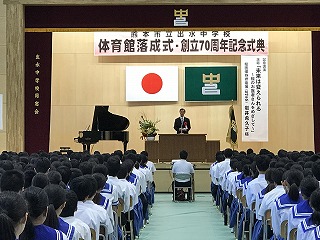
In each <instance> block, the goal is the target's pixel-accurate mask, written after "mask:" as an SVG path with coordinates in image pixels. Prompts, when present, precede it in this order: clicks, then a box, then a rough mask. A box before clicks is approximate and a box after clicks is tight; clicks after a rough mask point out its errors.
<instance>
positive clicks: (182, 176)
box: [173, 173, 194, 202]
mask: <svg viewBox="0 0 320 240" xmlns="http://www.w3.org/2000/svg"><path fill="white" fill-rule="evenodd" d="M188 179H190V182H191V184H190V186H188V187H179V186H176V184H175V182H176V181H177V182H181V181H185V180H188ZM192 182H193V179H192V175H191V174H190V173H176V174H175V177H174V181H173V201H174V202H176V189H178V188H186V189H187V190H189V189H191V190H190V191H191V192H190V199H189V200H190V201H194V197H193V183H192Z"/></svg>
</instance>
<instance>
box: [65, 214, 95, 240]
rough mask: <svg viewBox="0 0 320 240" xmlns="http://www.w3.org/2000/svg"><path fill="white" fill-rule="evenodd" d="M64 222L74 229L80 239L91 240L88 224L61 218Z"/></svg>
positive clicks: (71, 217) (73, 219)
mask: <svg viewBox="0 0 320 240" xmlns="http://www.w3.org/2000/svg"><path fill="white" fill-rule="evenodd" d="M61 218H62V219H63V220H64V221H65V222H67V223H69V224H70V225H72V226H74V227H75V228H76V231H77V232H78V233H79V234H80V238H82V239H91V232H90V228H89V226H88V224H86V223H84V222H83V221H81V220H80V219H78V218H76V217H74V216H70V217H61Z"/></svg>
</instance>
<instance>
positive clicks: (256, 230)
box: [252, 168, 275, 240]
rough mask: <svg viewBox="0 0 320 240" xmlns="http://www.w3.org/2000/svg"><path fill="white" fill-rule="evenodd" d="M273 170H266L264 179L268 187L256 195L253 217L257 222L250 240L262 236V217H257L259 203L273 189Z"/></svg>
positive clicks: (255, 239) (256, 239)
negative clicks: (254, 216)
mask: <svg viewBox="0 0 320 240" xmlns="http://www.w3.org/2000/svg"><path fill="white" fill-rule="evenodd" d="M273 170H274V169H270V168H269V169H268V170H267V171H266V174H265V177H266V181H267V183H268V186H267V187H266V188H264V189H262V190H261V191H260V192H259V193H258V194H257V195H256V206H255V215H256V218H257V221H256V222H255V224H254V228H253V231H252V240H258V239H261V238H262V236H263V227H262V226H263V223H262V217H260V216H259V214H258V213H259V210H260V206H261V202H262V201H263V199H264V197H265V195H266V194H268V193H269V192H270V191H272V190H273V189H274V188H275V183H274V182H273V179H272V177H271V176H272V171H273Z"/></svg>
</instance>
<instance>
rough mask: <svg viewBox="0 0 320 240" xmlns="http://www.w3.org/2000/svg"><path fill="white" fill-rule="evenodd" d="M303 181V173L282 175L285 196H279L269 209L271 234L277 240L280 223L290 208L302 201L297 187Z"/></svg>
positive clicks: (289, 171)
mask: <svg viewBox="0 0 320 240" xmlns="http://www.w3.org/2000/svg"><path fill="white" fill-rule="evenodd" d="M302 179H303V173H302V172H301V171H299V170H295V169H292V170H288V171H286V172H285V173H284V181H283V185H284V187H285V190H286V194H284V195H282V196H280V197H279V198H278V199H276V201H275V202H274V203H273V205H272V207H271V221H272V228H273V233H274V235H275V237H277V239H281V237H280V225H281V222H282V221H284V220H286V219H287V214H288V212H289V210H290V208H291V207H293V206H294V205H296V204H298V203H300V202H302V201H303V199H302V196H301V195H300V190H299V186H300V183H301V181H302Z"/></svg>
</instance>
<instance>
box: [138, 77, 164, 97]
mask: <svg viewBox="0 0 320 240" xmlns="http://www.w3.org/2000/svg"><path fill="white" fill-rule="evenodd" d="M162 85H163V83H162V79H161V77H160V76H159V75H158V74H156V73H148V74H146V75H145V76H144V77H143V78H142V81H141V86H142V88H143V90H144V91H145V92H146V93H149V94H155V93H158V92H159V91H160V90H161V88H162Z"/></svg>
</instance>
